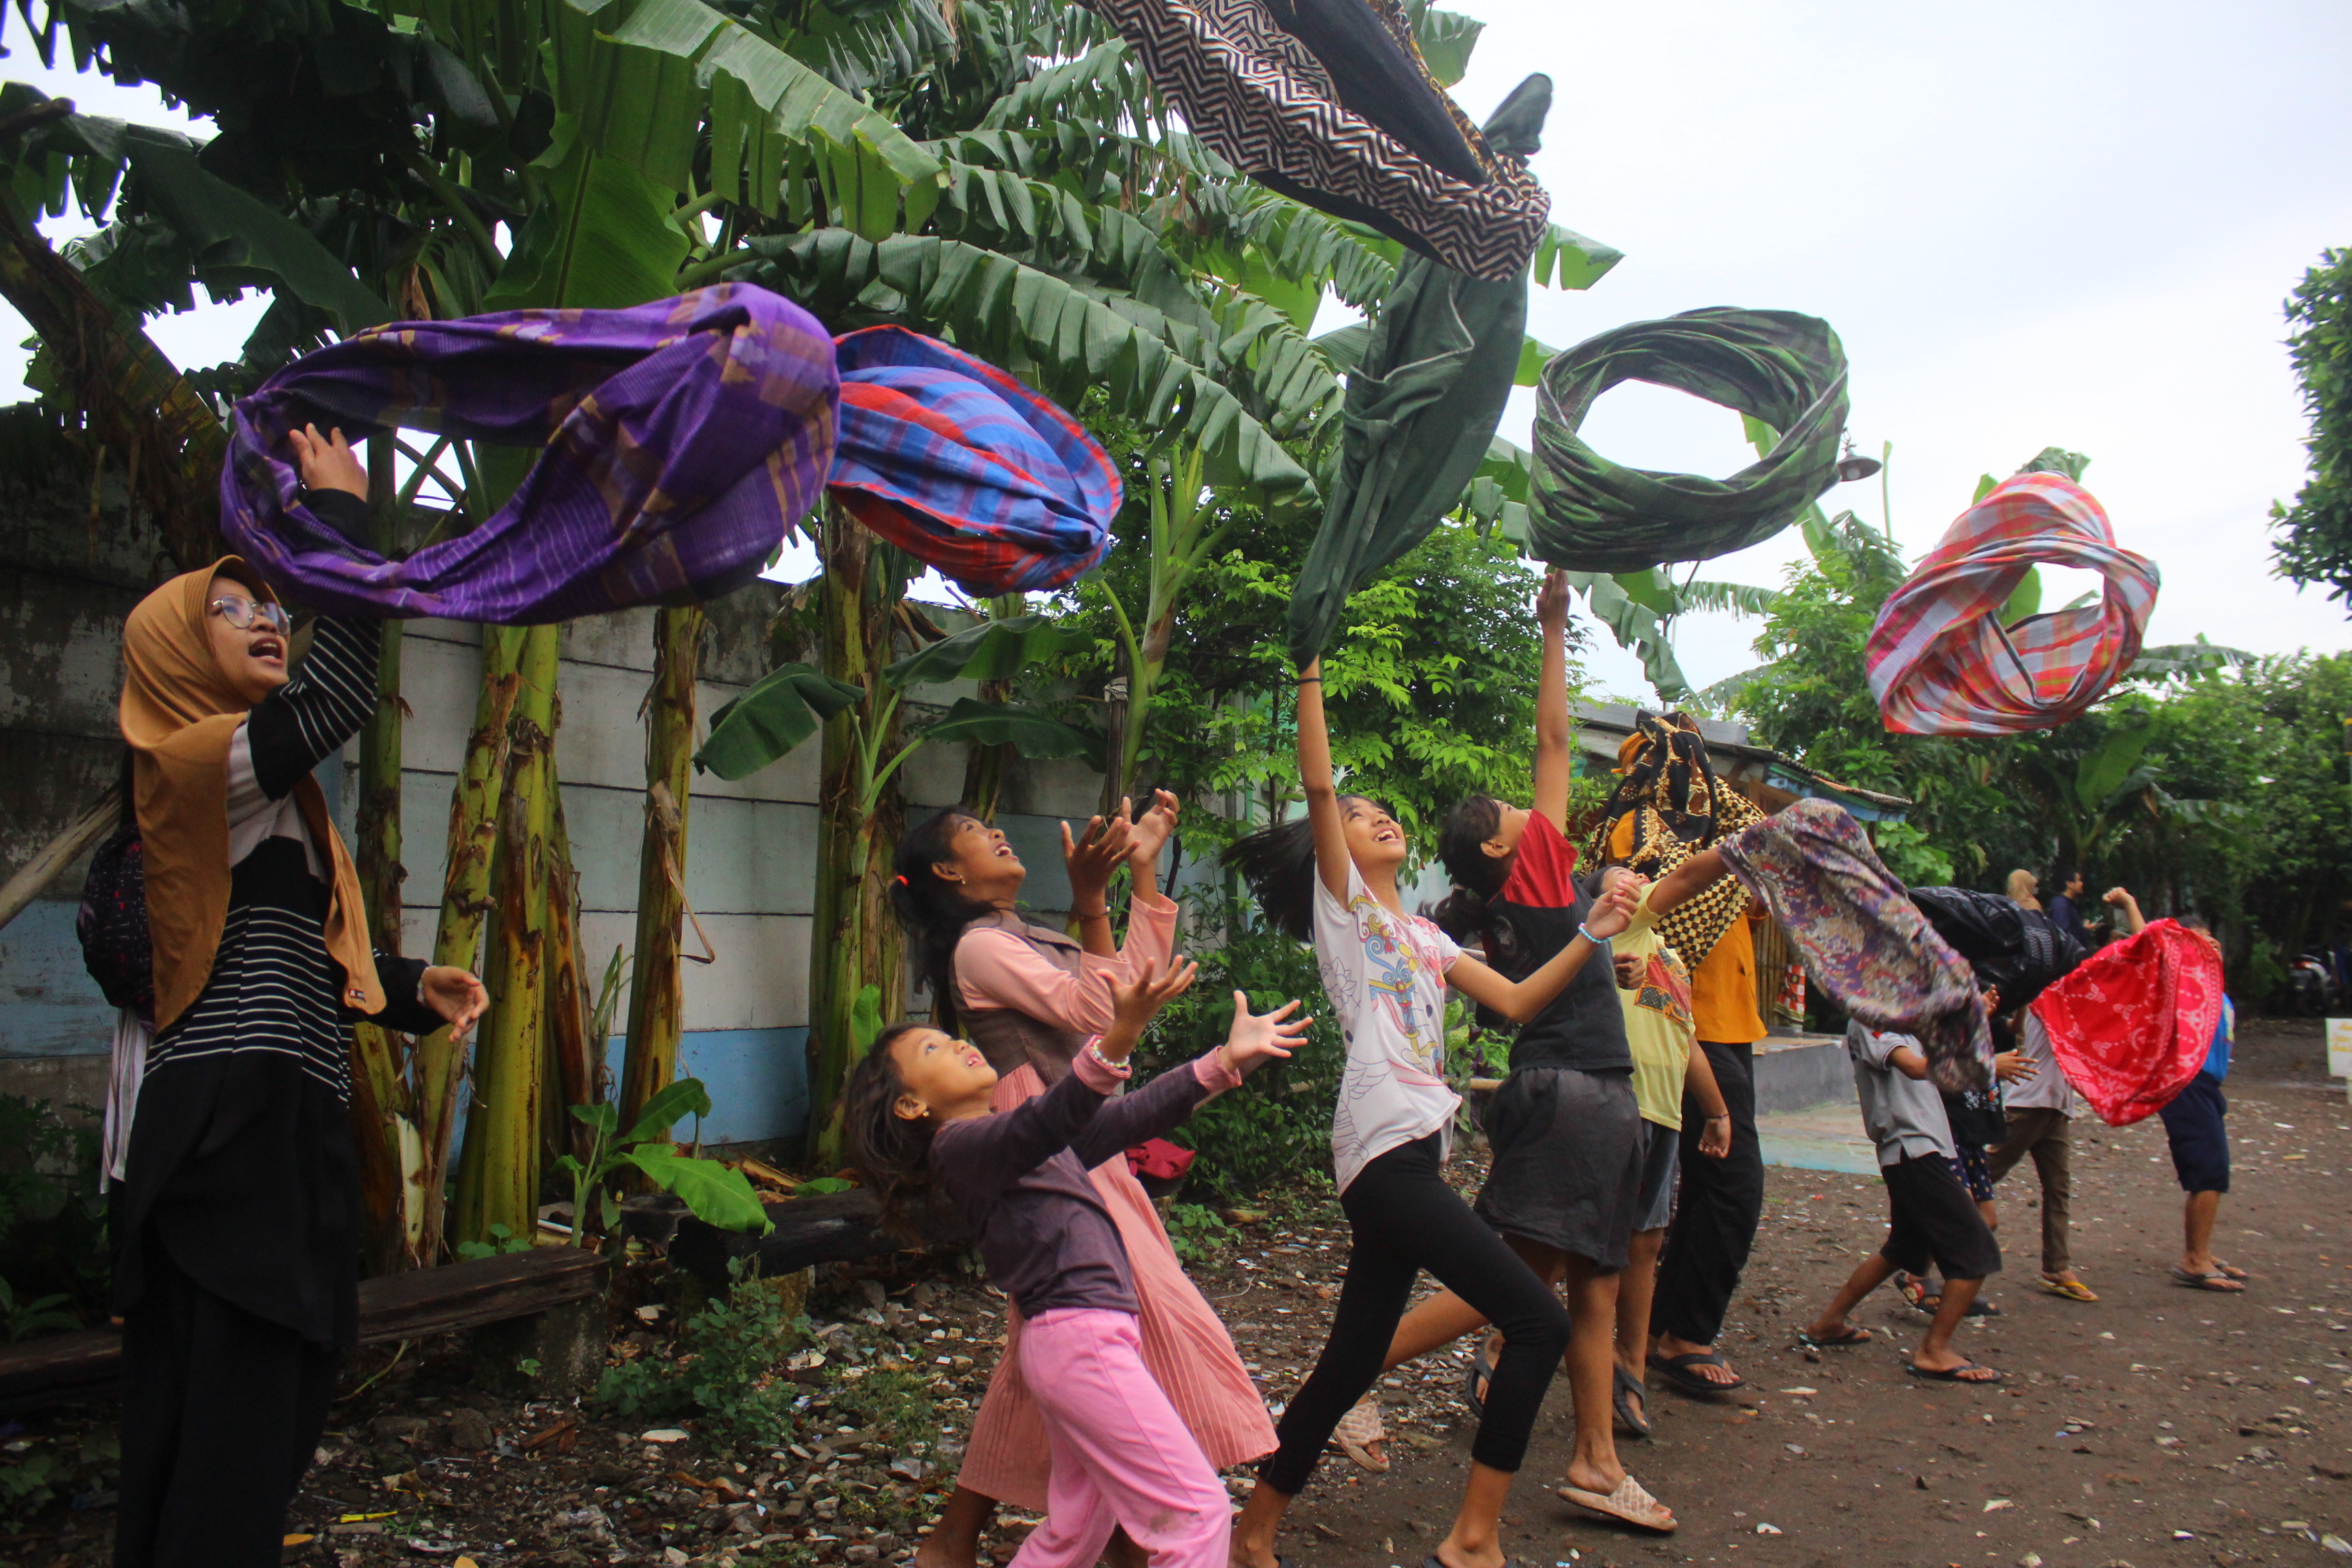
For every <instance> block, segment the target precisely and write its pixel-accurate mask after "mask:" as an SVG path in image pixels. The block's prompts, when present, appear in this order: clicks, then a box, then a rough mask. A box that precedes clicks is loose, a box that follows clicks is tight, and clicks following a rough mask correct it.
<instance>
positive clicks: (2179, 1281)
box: [2172, 1264, 2246, 1296]
mask: <svg viewBox="0 0 2352 1568" xmlns="http://www.w3.org/2000/svg"><path fill="white" fill-rule="evenodd" d="M2172 1282H2173V1283H2174V1284H2175V1285H2186V1286H2188V1287H2189V1289H2191V1290H2212V1291H2216V1292H2219V1293H2220V1294H2221V1295H2224V1296H2242V1295H2244V1294H2245V1293H2246V1288H2245V1287H2244V1286H2243V1285H2241V1284H2239V1283H2238V1282H2237V1281H2236V1280H2235V1279H2231V1278H2230V1277H2229V1276H2228V1275H2227V1274H2224V1273H2222V1272H2221V1270H2220V1269H2219V1268H2216V1269H2214V1270H2213V1272H2212V1273H2210V1274H2191V1273H2190V1272H2189V1270H2188V1269H2186V1268H2181V1267H2180V1266H2179V1265H2178V1264H2175V1265H2174V1266H2173V1269H2172Z"/></svg>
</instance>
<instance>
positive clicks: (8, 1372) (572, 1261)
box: [0, 1247, 607, 1415]
mask: <svg viewBox="0 0 2352 1568" xmlns="http://www.w3.org/2000/svg"><path fill="white" fill-rule="evenodd" d="M606 1268H607V1265H606V1263H605V1260H604V1258H601V1257H599V1256H597V1255H596V1254H595V1253H593V1252H583V1251H580V1250H579V1249H578V1248H576V1247H535V1248H533V1249H532V1250H530V1251H529V1252H519V1253H510V1254H508V1255H505V1256H503V1257H499V1258H473V1259H469V1260H467V1261H466V1262H464V1263H452V1264H448V1265H446V1266H445V1267H443V1268H419V1269H414V1270H412V1271H410V1272H408V1273H405V1274H388V1275H386V1276H384V1277H383V1279H367V1280H362V1282H361V1284H360V1342H361V1343H362V1344H382V1343H383V1342H386V1341H389V1340H415V1339H423V1338H425V1337H426V1336H427V1335H431V1334H446V1333H452V1332H456V1331H459V1330H463V1329H475V1328H480V1327H482V1326H483V1325H485V1324H488V1323H497V1322H503V1321H507V1320H509V1319H511V1318H527V1317H530V1316H532V1315H534V1314H536V1313H540V1312H544V1311H546V1310H548V1309H550V1308H551V1307H561V1306H562V1305H564V1304H565V1303H567V1302H571V1301H580V1300H587V1299H588V1298H590V1297H593V1296H598V1295H601V1294H603V1292H604V1276H605V1270H606ZM121 1363H122V1336H121V1334H119V1333H117V1332H116V1331H114V1330H112V1329H94V1330H89V1331H83V1332H79V1333H70V1334H49V1335H46V1336H44V1337H42V1338H40V1339H37V1340H30V1341H27V1342H25V1343H23V1344H16V1345H0V1415H5V1414H12V1413H14V1412H16V1411H18V1410H26V1409H31V1408H34V1407H35V1406H37V1405H49V1404H55V1403H57V1402H58V1401H60V1400H65V1399H74V1398H81V1397H84V1396H87V1395H90V1394H104V1393H108V1392H110V1391H111V1389H112V1387H113V1384H114V1383H115V1381H116V1379H117V1378H118V1377H120V1375H121Z"/></svg>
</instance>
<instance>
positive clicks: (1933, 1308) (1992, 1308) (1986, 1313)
mask: <svg viewBox="0 0 2352 1568" xmlns="http://www.w3.org/2000/svg"><path fill="white" fill-rule="evenodd" d="M1943 1305H1944V1293H1943V1292H1942V1291H1940V1290H1938V1291H1937V1292H1936V1293H1935V1294H1934V1295H1932V1296H1922V1297H1920V1298H1919V1301H1918V1307H1919V1310H1921V1311H1923V1312H1925V1313H1927V1315H1928V1316H1929V1317H1931V1318H1932V1317H1934V1316H1935V1315H1936V1313H1937V1311H1939V1310H1942V1308H1943ZM1960 1316H1961V1317H1963V1318H2006V1317H2007V1316H2009V1314H2008V1313H2007V1312H2004V1311H2002V1310H2000V1307H1999V1306H1998V1305H1996V1304H1995V1303H1993V1302H1990V1301H1988V1300H1985V1299H1984V1298H1983V1297H1981V1296H1979V1297H1978V1298H1977V1299H1976V1300H1973V1301H1971V1302H1969V1304H1968V1307H1967V1309H1966V1310H1964V1311H1962V1312H1961V1313H1960Z"/></svg>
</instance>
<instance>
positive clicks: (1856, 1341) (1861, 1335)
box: [1797, 1323, 1878, 1351]
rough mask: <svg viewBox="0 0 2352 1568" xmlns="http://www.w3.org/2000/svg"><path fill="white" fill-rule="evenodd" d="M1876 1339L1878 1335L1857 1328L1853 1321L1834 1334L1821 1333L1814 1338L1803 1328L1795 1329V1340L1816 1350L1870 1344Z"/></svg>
mask: <svg viewBox="0 0 2352 1568" xmlns="http://www.w3.org/2000/svg"><path fill="white" fill-rule="evenodd" d="M1877 1339H1878V1336H1877V1335H1876V1334H1874V1333H1872V1332H1871V1331H1869V1330H1868V1329H1864V1328H1858V1327H1856V1326H1855V1325H1854V1324H1853V1323H1848V1324H1847V1325H1846V1326H1845V1327H1844V1328H1843V1330H1841V1331H1838V1332H1836V1333H1834V1334H1823V1335H1822V1336H1820V1337H1819V1338H1815V1337H1814V1336H1813V1335H1812V1334H1811V1333H1810V1332H1808V1331H1805V1330H1803V1329H1799V1330H1798V1331H1797V1342H1798V1343H1799V1344H1801V1345H1811V1346H1812V1347H1813V1348H1814V1349H1815V1350H1817V1351H1827V1350H1836V1349H1838V1348H1839V1347H1840V1346H1842V1345H1866V1344H1872V1343H1874V1342H1876V1341H1877Z"/></svg>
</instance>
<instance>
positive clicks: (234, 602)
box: [209, 594, 294, 637]
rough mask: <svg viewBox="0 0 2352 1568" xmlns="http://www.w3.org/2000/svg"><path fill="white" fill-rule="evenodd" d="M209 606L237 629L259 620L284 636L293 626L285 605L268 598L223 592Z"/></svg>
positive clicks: (280, 635) (242, 628)
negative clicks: (247, 597) (245, 597)
mask: <svg viewBox="0 0 2352 1568" xmlns="http://www.w3.org/2000/svg"><path fill="white" fill-rule="evenodd" d="M209 608H210V609H211V610H212V612H213V613H214V614H215V615H216V616H220V618H221V619H223V620H225V621H226V622H227V623H228V624H229V625H230V626H235V627H236V629H237V630H239V631H244V630H246V629H247V627H249V626H252V625H253V623H254V622H256V621H259V622H260V623H261V624H262V625H263V626H268V628H269V629H270V630H271V631H273V632H276V633H277V634H278V636H279V637H284V636H285V635H286V634H287V633H288V632H289V631H290V630H291V629H292V628H293V626H294V618H293V617H292V616H289V615H288V614H287V613H286V606H285V605H281V604H278V603H277V602H276V601H274V600H270V599H240V598H238V597H237V596H236V595H234V594H224V595H221V596H220V597H219V598H217V599H215V600H214V601H213V602H212V604H211V605H210V606H209Z"/></svg>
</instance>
